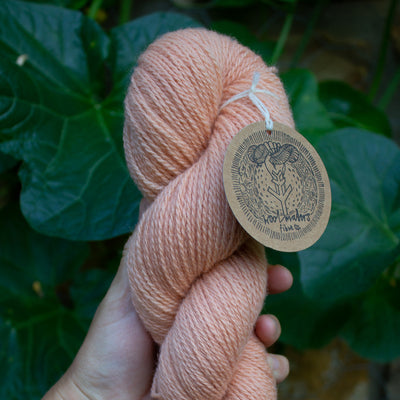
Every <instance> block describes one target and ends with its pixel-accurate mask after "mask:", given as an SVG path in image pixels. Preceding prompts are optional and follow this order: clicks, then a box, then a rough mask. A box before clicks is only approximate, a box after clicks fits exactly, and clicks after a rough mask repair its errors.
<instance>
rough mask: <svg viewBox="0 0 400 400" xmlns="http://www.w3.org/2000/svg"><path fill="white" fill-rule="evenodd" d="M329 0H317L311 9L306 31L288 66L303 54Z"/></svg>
mask: <svg viewBox="0 0 400 400" xmlns="http://www.w3.org/2000/svg"><path fill="white" fill-rule="evenodd" d="M329 1H330V0H318V2H317V4H316V6H315V7H314V9H313V13H312V16H311V19H310V22H309V23H308V25H307V28H306V31H305V33H304V35H303V37H302V39H301V42H300V45H299V47H298V48H297V50H296V53H295V55H294V57H293V59H292V63H291V65H290V68H294V67H295V66H296V65H297V64H298V62H299V61H300V58H301V56H302V55H303V53H304V51H305V49H306V47H307V45H308V43H309V42H310V39H311V35H312V33H313V30H314V28H315V24H316V23H317V21H318V20H319V17H320V16H321V13H322V10H323V9H324V8H325V7H326V5H327V4H328V3H329Z"/></svg>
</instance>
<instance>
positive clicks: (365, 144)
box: [299, 128, 400, 305]
mask: <svg viewBox="0 0 400 400" xmlns="http://www.w3.org/2000/svg"><path fill="white" fill-rule="evenodd" d="M318 149H319V153H320V155H321V157H322V159H323V161H324V163H325V166H326V168H327V171H328V175H329V177H330V181H331V187H332V200H333V207H332V214H331V219H330V222H329V224H328V227H327V230H326V231H325V233H324V234H323V236H322V237H321V239H320V240H319V241H318V242H317V243H316V244H315V245H314V246H312V247H311V248H309V249H307V250H305V251H303V252H301V253H300V256H299V257H300V262H301V280H302V284H303V287H304V290H305V293H306V294H307V295H308V296H310V297H311V298H313V299H318V301H320V302H321V303H326V304H328V305H329V304H335V303H337V302H340V301H344V300H345V299H350V298H352V297H355V296H357V295H359V294H361V293H363V292H365V291H366V290H368V289H369V288H370V287H371V286H372V285H373V284H374V282H375V281H376V279H377V278H378V277H379V275H380V274H381V273H382V271H383V270H384V269H385V268H386V267H387V266H388V265H390V264H391V263H392V262H393V260H394V259H395V257H397V256H398V254H399V251H400V232H399V231H398V226H395V224H394V221H393V220H392V216H395V215H396V214H398V210H399V207H400V203H399V201H398V199H399V191H400V174H399V171H400V150H399V148H398V147H397V146H396V145H395V144H394V143H393V142H392V141H391V140H389V139H387V138H385V137H383V136H379V135H376V134H373V133H370V132H366V131H361V130H359V129H355V128H347V129H342V130H340V131H337V132H335V133H332V134H330V135H327V136H326V137H324V138H323V139H321V141H320V143H319V146H318Z"/></svg>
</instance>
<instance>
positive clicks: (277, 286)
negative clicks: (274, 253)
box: [268, 265, 293, 294]
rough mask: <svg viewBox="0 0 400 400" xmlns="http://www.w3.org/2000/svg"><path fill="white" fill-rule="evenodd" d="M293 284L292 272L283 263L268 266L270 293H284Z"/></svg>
mask: <svg viewBox="0 0 400 400" xmlns="http://www.w3.org/2000/svg"><path fill="white" fill-rule="evenodd" d="M292 284H293V276H292V273H291V272H290V271H289V270H288V269H287V268H285V267H283V266H282V265H270V266H269V267H268V293H269V294H276V293H282V292H284V291H286V290H288V289H290V287H291V286H292Z"/></svg>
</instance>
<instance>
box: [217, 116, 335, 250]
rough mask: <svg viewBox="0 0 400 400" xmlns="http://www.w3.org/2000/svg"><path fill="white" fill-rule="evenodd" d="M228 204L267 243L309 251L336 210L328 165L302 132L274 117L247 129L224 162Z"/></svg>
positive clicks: (271, 246) (238, 135) (239, 219)
mask: <svg viewBox="0 0 400 400" xmlns="http://www.w3.org/2000/svg"><path fill="white" fill-rule="evenodd" d="M223 173H224V187H225V193H226V197H227V199H228V203H229V205H230V207H231V208H232V211H233V213H234V215H235V217H236V218H237V220H238V222H239V223H240V225H242V227H243V228H244V229H245V230H246V231H247V232H248V233H249V234H250V235H251V236H252V237H253V238H254V239H256V240H257V241H259V242H260V243H262V244H263V245H265V246H267V247H270V248H273V249H275V250H280V251H299V250H304V249H306V248H307V247H310V246H311V245H312V244H314V243H315V242H316V241H317V240H318V239H319V238H320V236H321V235H322V233H323V232H324V230H325V228H326V226H327V224H328V220H329V214H330V210H331V190H330V185H329V178H328V174H327V172H326V169H325V166H324V165H323V163H322V160H321V158H320V157H319V155H318V153H317V152H316V150H315V149H314V147H312V145H311V144H310V143H309V142H308V141H307V140H306V139H305V138H304V137H303V136H302V135H300V134H299V133H298V132H296V131H295V130H293V129H291V128H289V127H288V126H286V125H282V124H279V123H277V122H274V126H273V129H272V131H271V133H269V132H267V130H266V127H265V122H256V123H254V124H251V125H248V126H246V127H245V128H243V129H242V130H241V131H240V132H239V133H238V134H237V135H236V136H235V137H234V138H233V139H232V141H231V143H230V144H229V146H228V150H227V152H226V155H225V161H224V172H223Z"/></svg>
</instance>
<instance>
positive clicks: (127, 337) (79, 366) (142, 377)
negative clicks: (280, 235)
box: [43, 265, 293, 400]
mask: <svg viewBox="0 0 400 400" xmlns="http://www.w3.org/2000/svg"><path fill="white" fill-rule="evenodd" d="M292 280H293V278H292V275H291V273H290V272H289V271H288V270H287V269H286V268H284V267H282V266H280V265H275V266H270V267H269V269H268V282H269V284H268V292H269V293H270V294H274V293H280V292H283V291H285V290H287V289H289V287H290V286H291V284H292ZM128 282H129V280H128V276H127V271H126V270H125V268H124V267H123V266H122V265H121V266H120V268H119V270H118V272H117V275H116V276H115V278H114V280H113V282H112V284H111V286H110V288H109V290H108V292H107V294H106V296H105V298H104V299H103V301H102V302H101V303H100V306H99V308H98V310H97V312H96V314H95V316H94V319H93V321H92V324H91V326H90V329H89V332H88V334H87V336H86V338H85V340H84V342H83V344H82V347H81V348H80V350H79V352H78V354H77V356H76V357H75V360H74V361H73V363H72V365H71V366H70V368H69V369H68V371H67V372H66V373H65V374H64V376H63V377H62V378H61V379H60V380H59V381H58V382H57V383H56V384H55V385H54V386H53V387H52V388H51V389H50V391H49V392H48V393H47V394H46V395H45V396H44V398H43V400H52V399H69V400H75V399H86V400H87V399H91V400H92V399H93V400H94V399H96V400H98V399H118V400H125V399H129V400H149V399H150V387H151V383H152V378H153V372H154V366H155V355H156V348H155V344H154V343H153V341H152V340H151V338H150V336H149V334H148V333H147V332H146V331H145V329H144V327H143V325H142V322H141V321H140V319H139V317H138V315H137V313H136V311H135V309H134V307H133V305H132V302H131V296H130V288H129V284H128ZM255 332H256V334H257V336H258V337H259V339H260V340H261V341H262V342H263V343H264V345H265V346H266V347H269V346H271V345H272V344H273V343H274V342H275V341H276V340H277V339H278V337H279V335H280V332H281V328H280V324H279V321H278V320H277V318H276V317H274V316H272V315H262V316H260V317H259V319H258V320H257V323H256V327H255ZM268 357H269V361H270V363H271V367H272V369H273V371H274V376H275V378H276V380H277V382H280V381H282V380H283V379H285V378H286V376H287V374H288V372H289V363H288V361H287V359H286V358H285V357H283V356H278V355H271V354H269V355H268Z"/></svg>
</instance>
